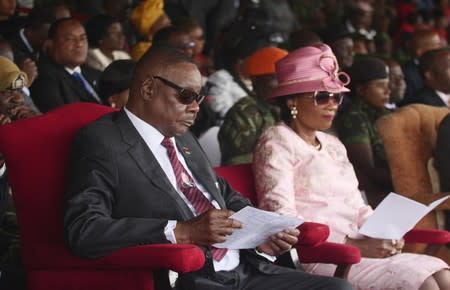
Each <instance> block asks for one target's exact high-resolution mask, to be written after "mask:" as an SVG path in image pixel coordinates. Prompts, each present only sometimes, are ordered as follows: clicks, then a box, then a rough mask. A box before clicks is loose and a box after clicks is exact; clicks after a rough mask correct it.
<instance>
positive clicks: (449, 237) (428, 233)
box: [404, 229, 450, 245]
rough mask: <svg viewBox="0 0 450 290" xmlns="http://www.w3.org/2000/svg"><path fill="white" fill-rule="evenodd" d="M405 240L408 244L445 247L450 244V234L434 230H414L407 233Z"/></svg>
mask: <svg viewBox="0 0 450 290" xmlns="http://www.w3.org/2000/svg"><path fill="white" fill-rule="evenodd" d="M404 239H405V243H407V244H414V243H423V244H430V245H445V244H448V243H450V232H448V231H444V230H433V229H413V230H411V231H409V232H407V233H406V235H405V236H404Z"/></svg>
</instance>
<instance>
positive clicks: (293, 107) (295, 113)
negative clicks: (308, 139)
mask: <svg viewBox="0 0 450 290" xmlns="http://www.w3.org/2000/svg"><path fill="white" fill-rule="evenodd" d="M290 109H291V116H292V119H297V115H298V111H297V107H296V106H292V107H291V108H290Z"/></svg>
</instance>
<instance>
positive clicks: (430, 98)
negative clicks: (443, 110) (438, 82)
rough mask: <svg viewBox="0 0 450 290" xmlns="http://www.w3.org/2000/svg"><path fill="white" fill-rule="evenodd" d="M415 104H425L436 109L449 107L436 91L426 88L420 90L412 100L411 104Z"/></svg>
mask: <svg viewBox="0 0 450 290" xmlns="http://www.w3.org/2000/svg"><path fill="white" fill-rule="evenodd" d="M409 103H411V104H413V103H419V104H425V105H430V106H435V107H447V106H448V105H447V104H446V103H445V102H444V101H443V100H442V99H441V98H440V97H439V96H438V94H437V93H436V90H435V89H433V88H431V87H428V86H425V87H423V88H422V89H420V90H419V91H418V92H417V93H416V94H415V95H414V96H413V97H412V98H411V99H410V102H409Z"/></svg>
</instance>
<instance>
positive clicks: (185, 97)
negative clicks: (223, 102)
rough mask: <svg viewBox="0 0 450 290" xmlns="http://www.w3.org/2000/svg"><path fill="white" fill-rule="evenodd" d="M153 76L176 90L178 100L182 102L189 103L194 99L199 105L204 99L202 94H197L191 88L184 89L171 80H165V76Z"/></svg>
mask: <svg viewBox="0 0 450 290" xmlns="http://www.w3.org/2000/svg"><path fill="white" fill-rule="evenodd" d="M153 78H154V79H158V80H160V81H162V82H163V83H164V84H165V85H166V86H168V87H171V88H172V89H174V90H176V91H177V92H178V100H179V101H180V103H182V104H185V105H190V104H192V102H193V101H196V102H197V104H198V105H200V103H201V102H203V100H204V99H205V96H204V95H200V94H197V93H196V92H194V91H192V90H188V89H184V88H182V87H180V86H179V85H176V84H174V83H172V82H171V81H169V80H166V79H165V78H162V77H160V76H153Z"/></svg>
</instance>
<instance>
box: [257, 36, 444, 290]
mask: <svg viewBox="0 0 450 290" xmlns="http://www.w3.org/2000/svg"><path fill="white" fill-rule="evenodd" d="M276 68H277V77H278V83H279V85H278V88H277V89H276V90H275V91H274V92H273V93H272V95H271V99H272V100H274V101H275V102H277V104H278V105H279V106H280V110H281V119H282V120H283V122H281V123H279V124H277V125H275V126H272V127H269V128H268V129H267V130H266V131H265V132H264V133H263V134H262V135H261V137H260V139H259V142H258V145H257V147H256V151H255V154H254V163H253V169H254V173H255V182H256V190H257V194H258V200H259V206H260V207H262V208H264V209H266V210H272V211H275V212H278V213H280V214H284V215H290V216H298V217H301V218H304V219H306V220H308V221H313V222H320V223H325V224H327V225H328V226H329V227H330V236H329V238H328V241H330V242H335V243H342V244H350V245H353V246H356V247H358V248H359V249H360V251H361V255H362V259H361V262H359V263H358V264H355V265H352V267H351V269H350V272H349V274H348V281H349V282H350V283H351V284H352V285H353V287H354V288H355V289H416V290H417V289H420V290H424V289H427V290H431V289H433V290H434V289H450V288H449V287H450V271H449V270H448V268H449V267H448V265H447V264H446V263H445V262H444V261H442V260H440V259H438V258H436V257H431V256H427V255H419V254H410V253H401V250H402V248H403V245H404V241H403V240H398V241H397V240H383V239H373V238H369V237H366V236H362V235H360V234H359V233H358V231H359V227H360V226H361V225H362V224H363V223H364V222H365V220H366V219H367V218H368V217H369V216H370V215H371V214H372V212H373V211H372V208H371V207H370V206H367V205H365V204H364V202H363V199H362V197H361V194H360V192H359V190H358V180H357V178H356V176H355V172H354V170H353V167H352V165H351V163H350V162H349V160H348V158H347V154H346V150H345V147H344V146H343V144H342V143H340V142H339V140H338V139H337V138H336V137H334V136H331V135H328V134H326V133H324V132H322V130H324V129H327V128H329V127H330V126H331V124H332V121H333V118H334V116H335V114H336V112H337V107H338V105H339V104H340V102H341V100H342V95H341V93H342V92H345V91H348V89H347V88H345V86H344V85H345V84H344V83H342V81H341V80H340V78H339V74H338V64H337V63H336V61H335V57H334V55H333V53H332V52H331V50H330V48H329V47H328V46H326V45H324V44H320V45H315V46H310V47H306V48H300V49H298V50H296V51H293V52H291V53H290V54H289V55H288V56H287V57H285V58H284V59H282V60H280V61H279V62H278V63H277V67H276ZM386 78H387V75H386ZM386 86H387V83H386ZM303 267H304V269H305V270H306V271H308V272H310V273H313V274H319V275H329V276H330V275H333V273H334V271H335V269H336V266H335V265H331V264H304V265H303Z"/></svg>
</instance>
